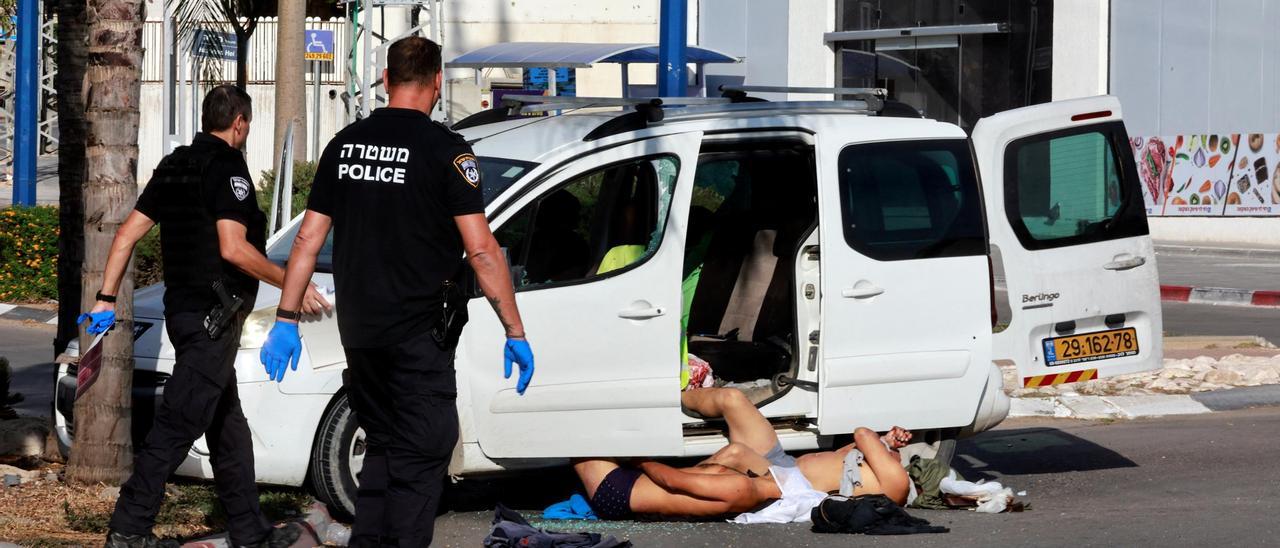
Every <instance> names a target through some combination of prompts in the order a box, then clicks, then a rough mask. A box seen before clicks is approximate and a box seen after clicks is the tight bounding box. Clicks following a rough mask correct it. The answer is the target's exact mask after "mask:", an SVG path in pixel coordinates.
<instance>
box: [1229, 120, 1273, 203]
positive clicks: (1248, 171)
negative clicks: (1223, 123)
mask: <svg viewBox="0 0 1280 548" xmlns="http://www.w3.org/2000/svg"><path fill="white" fill-rule="evenodd" d="M1278 164H1280V133H1247V134H1243V135H1241V136H1240V146H1239V152H1238V153H1237V154H1236V158H1235V163H1234V164H1233V166H1232V167H1233V168H1234V169H1233V172H1232V174H1231V184H1230V185H1229V189H1228V191H1227V197H1226V200H1225V201H1224V203H1223V209H1222V214H1223V215H1229V216H1258V215H1262V216H1270V215H1280V171H1278V170H1277V169H1276V168H1277V167H1278Z"/></svg>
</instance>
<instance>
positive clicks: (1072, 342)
mask: <svg viewBox="0 0 1280 548" xmlns="http://www.w3.org/2000/svg"><path fill="white" fill-rule="evenodd" d="M1043 342H1044V364H1045V365H1046V366H1048V367H1053V366H1055V365H1071V364H1073V363H1083V362H1094V361H1098V360H1109V359H1112V358H1123V357H1125V356H1136V355H1138V330H1137V329H1134V328H1132V327H1127V328H1124V329H1113V330H1111V331H1098V332H1096V333H1085V334H1083V335H1069V336H1066V337H1054V338H1051V339H1044V341H1043Z"/></svg>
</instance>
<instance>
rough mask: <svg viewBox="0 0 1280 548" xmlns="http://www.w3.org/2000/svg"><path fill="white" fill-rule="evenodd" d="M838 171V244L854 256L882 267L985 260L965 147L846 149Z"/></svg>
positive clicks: (941, 143) (947, 143)
mask: <svg viewBox="0 0 1280 548" xmlns="http://www.w3.org/2000/svg"><path fill="white" fill-rule="evenodd" d="M838 166H839V170H840V212H841V215H842V216H843V222H844V237H845V242H846V243H848V244H849V246H850V247H852V248H853V249H855V250H857V251H858V252H859V253H862V254H863V255H866V256H868V257H871V258H873V259H878V260H882V261H895V260H906V259H925V258H932V257H956V256H962V255H983V254H986V252H987V246H986V225H985V223H984V222H983V217H982V201H981V196H980V195H979V193H978V184H977V180H976V177H975V175H974V167H973V160H972V154H971V153H970V152H969V145H968V143H967V142H966V141H964V140H958V139H947V140H924V141H910V142H906V141H901V142H885V143H870V144H864V145H853V146H849V147H846V148H845V149H844V150H842V151H841V152H840V159H839V163H838Z"/></svg>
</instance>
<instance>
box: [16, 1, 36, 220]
mask: <svg viewBox="0 0 1280 548" xmlns="http://www.w3.org/2000/svg"><path fill="white" fill-rule="evenodd" d="M39 11H40V0H19V2H18V52H17V53H18V59H17V73H16V74H15V76H16V80H17V81H16V82H15V85H14V87H15V88H16V89H17V92H18V97H17V104H16V105H15V108H14V124H13V130H14V131H13V203H14V204H15V205H26V206H31V205H35V204H36V138H37V134H36V98H37V97H38V96H39V95H40V83H39V81H38V80H39V76H38V74H39V72H38V71H39V65H38V63H39V60H40V58H39V46H40V42H39V40H40V16H39Z"/></svg>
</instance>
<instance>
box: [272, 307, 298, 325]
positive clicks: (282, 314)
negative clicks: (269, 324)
mask: <svg viewBox="0 0 1280 548" xmlns="http://www.w3.org/2000/svg"><path fill="white" fill-rule="evenodd" d="M276 317H277V318H284V319H286V320H293V321H295V322H300V321H302V312H299V311H297V310H285V309H283V308H277V309H276Z"/></svg>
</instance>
